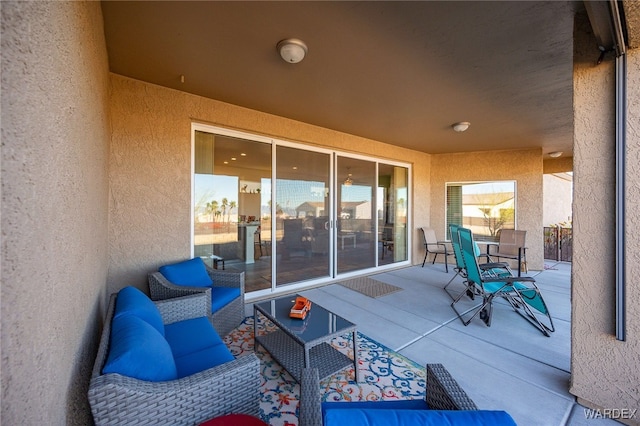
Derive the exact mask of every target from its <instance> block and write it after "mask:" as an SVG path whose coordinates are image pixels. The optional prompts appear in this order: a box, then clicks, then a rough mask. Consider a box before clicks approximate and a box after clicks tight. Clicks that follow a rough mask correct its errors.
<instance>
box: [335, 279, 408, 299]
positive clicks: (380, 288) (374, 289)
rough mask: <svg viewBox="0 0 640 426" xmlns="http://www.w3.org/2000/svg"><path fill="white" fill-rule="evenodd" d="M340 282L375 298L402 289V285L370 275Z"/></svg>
mask: <svg viewBox="0 0 640 426" xmlns="http://www.w3.org/2000/svg"><path fill="white" fill-rule="evenodd" d="M338 284H340V285H341V286H344V287H347V288H349V289H351V290H354V291H357V292H358V293H362V294H364V295H365V296H369V297H373V298H377V297H381V296H385V295H387V294H391V293H395V292H396V291H400V290H402V289H401V288H400V287H396V286H394V285H391V284H387V283H383V282H382V281H378V280H374V279H373V278H369V277H360V278H354V279H352V280H347V281H342V282H340V283H338Z"/></svg>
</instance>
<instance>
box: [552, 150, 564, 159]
mask: <svg viewBox="0 0 640 426" xmlns="http://www.w3.org/2000/svg"><path fill="white" fill-rule="evenodd" d="M561 155H562V151H554V152H550V153H549V157H551V158H558V157H560V156H561Z"/></svg>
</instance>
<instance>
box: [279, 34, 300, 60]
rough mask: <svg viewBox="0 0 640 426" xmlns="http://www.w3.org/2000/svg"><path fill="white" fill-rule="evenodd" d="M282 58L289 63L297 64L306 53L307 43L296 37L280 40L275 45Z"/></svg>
mask: <svg viewBox="0 0 640 426" xmlns="http://www.w3.org/2000/svg"><path fill="white" fill-rule="evenodd" d="M276 48H277V49H278V52H280V56H282V59H284V60H285V61H287V62H289V63H290V64H297V63H298V62H300V61H302V60H303V59H304V55H306V54H307V45H306V44H305V43H304V41H302V40H298V39H297V38H288V39H285V40H280V41H279V42H278V45H277V46H276Z"/></svg>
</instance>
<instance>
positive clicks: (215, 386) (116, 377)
mask: <svg viewBox="0 0 640 426" xmlns="http://www.w3.org/2000/svg"><path fill="white" fill-rule="evenodd" d="M125 291H128V293H125ZM136 292H139V294H137V293H136ZM123 294H125V296H122V295H123ZM132 294H133V296H134V297H128V298H127V297H126V296H131V295H132ZM141 295H142V296H141ZM143 298H146V301H148V303H147V302H146V301H145V300H144V299H143ZM118 299H120V300H121V301H124V300H127V301H128V302H127V303H128V304H127V305H125V307H124V308H123V307H122V305H123V304H125V302H122V303H120V304H119V303H118ZM139 302H141V303H139ZM148 304H151V305H153V307H154V308H149V306H148ZM209 306H210V299H209V298H208V297H207V295H206V294H196V295H191V296H186V297H180V298H175V299H170V300H164V301H159V302H152V301H151V300H150V299H149V298H148V297H147V296H146V295H144V293H142V292H140V291H139V290H137V289H135V291H132V290H131V288H125V289H123V290H121V291H120V292H119V293H118V294H114V295H112V296H111V299H110V302H109V307H108V310H107V316H106V319H105V323H104V327H103V331H102V336H101V339H100V346H99V348H98V354H97V357H96V361H95V364H94V367H93V371H92V375H91V381H90V384H89V391H88V398H89V403H90V405H91V411H92V414H93V418H94V421H95V424H96V425H130V424H139V425H196V424H200V423H202V422H204V421H206V420H208V419H211V418H214V417H218V416H222V415H226V414H230V413H242V414H249V415H253V416H257V415H258V414H259V399H260V382H261V377H260V362H259V360H258V358H257V356H256V355H255V354H250V355H248V356H243V357H240V358H237V359H236V358H234V357H233V355H231V353H230V352H229V350H228V349H227V348H226V346H225V344H224V343H223V342H222V340H221V338H220V337H219V335H217V333H216V331H215V329H214V328H213V327H212V325H211V323H210V321H209V318H208V312H209ZM155 308H157V311H158V313H159V316H157V317H156V313H155V312H152V311H153V309H155ZM132 317H135V318H132ZM158 330H159V331H158ZM163 331H164V334H163V333H162V332H163ZM158 336H159V337H158ZM194 336H196V337H197V338H194ZM162 339H165V340H166V341H167V343H166V345H165V343H163V342H162ZM167 347H168V348H169V349H167ZM123 348H124V349H123Z"/></svg>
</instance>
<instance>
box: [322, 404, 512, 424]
mask: <svg viewBox="0 0 640 426" xmlns="http://www.w3.org/2000/svg"><path fill="white" fill-rule="evenodd" d="M324 425H325V426H334V425H340V426H344V425H360V426H415V425H422V426H432V425H433V426H442V425H464V426H469V425H485V426H497V425H505V426H507V425H508V426H515V425H516V423H515V422H514V421H513V419H512V418H511V416H510V415H509V414H507V413H506V412H504V411H487V410H475V411H455V410H452V411H439V410H385V409H358V408H351V409H350V408H336V409H328V410H327V411H326V413H325V417H324Z"/></svg>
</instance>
